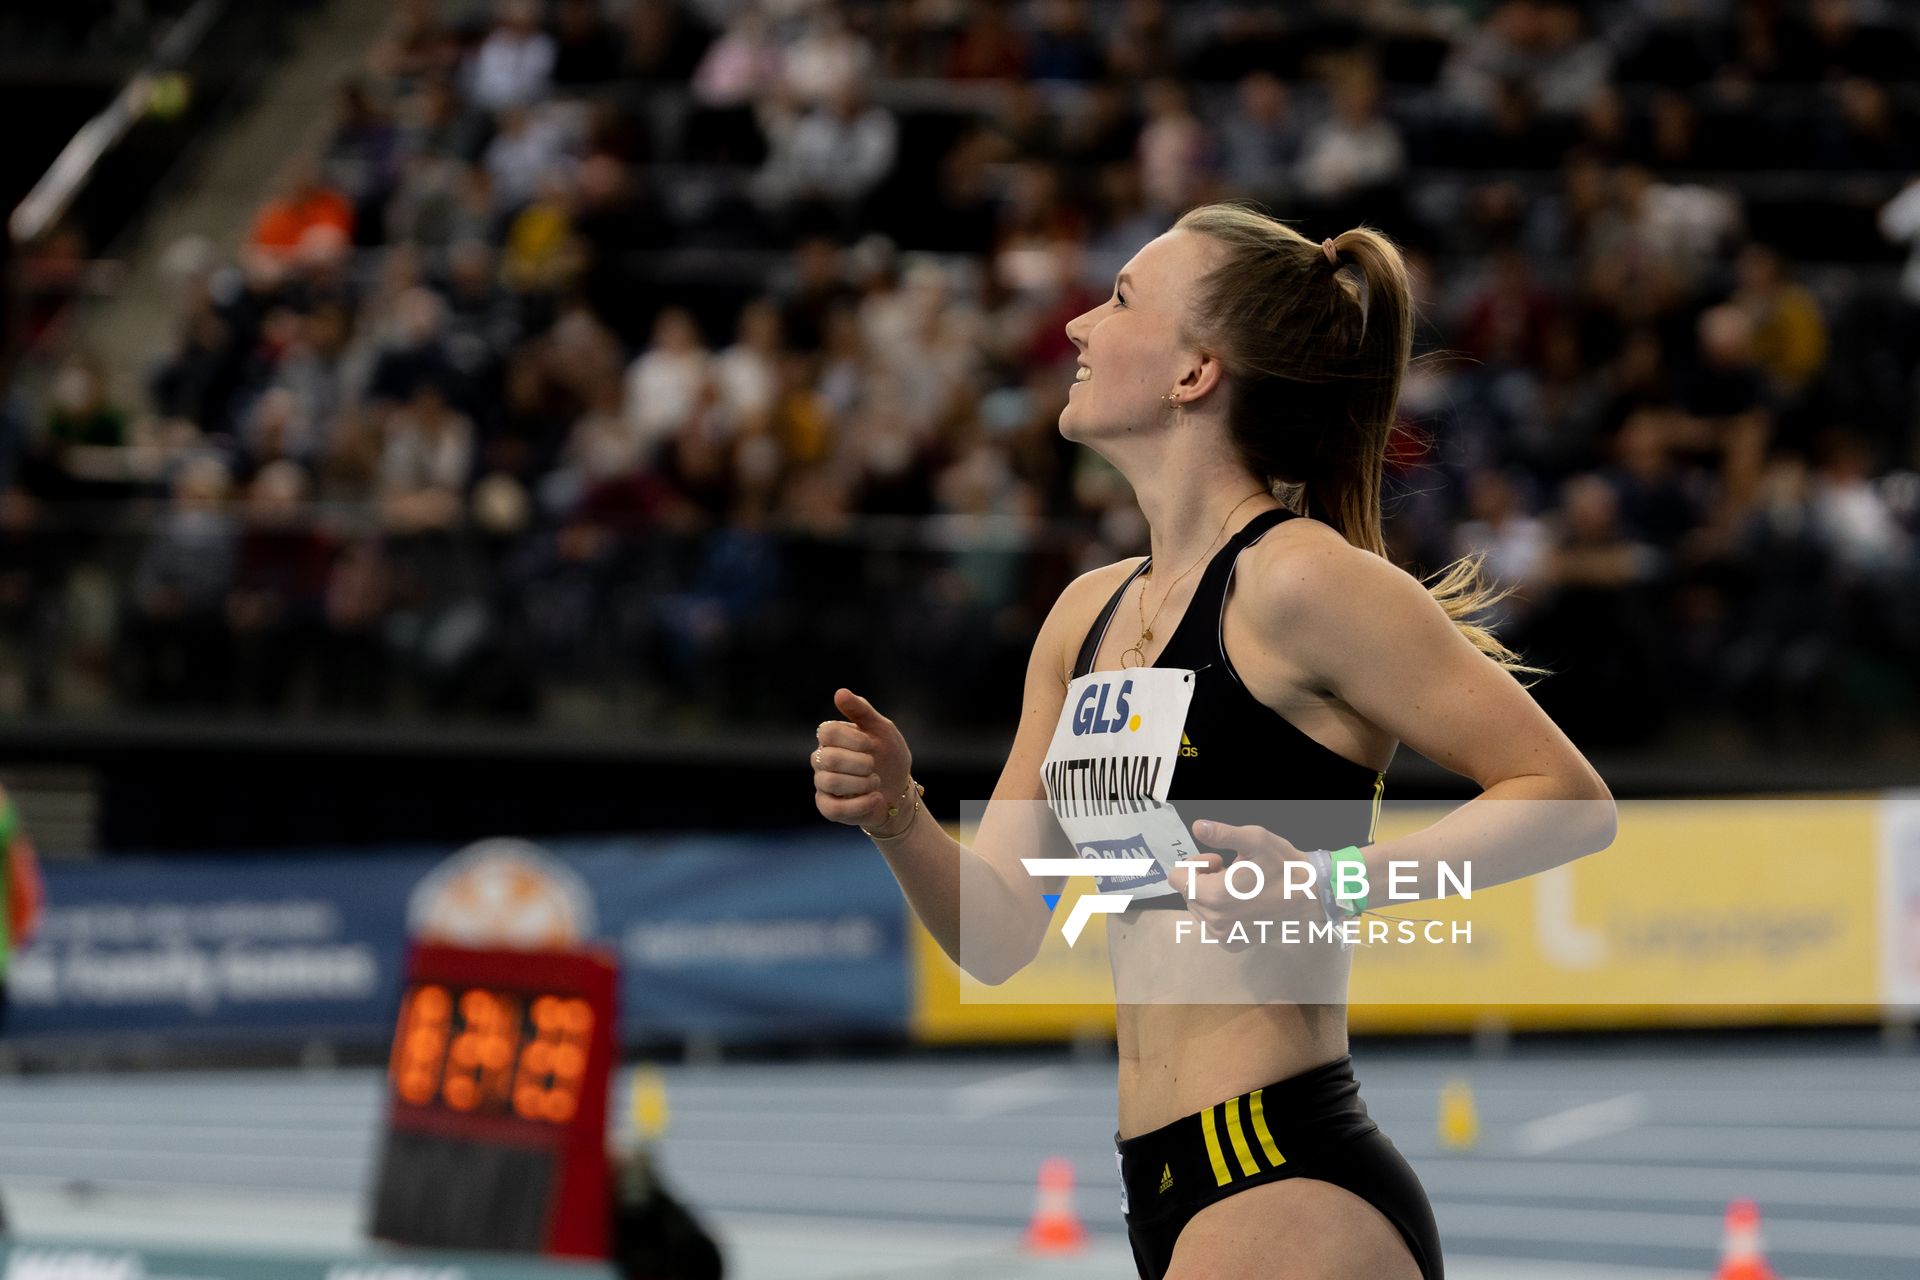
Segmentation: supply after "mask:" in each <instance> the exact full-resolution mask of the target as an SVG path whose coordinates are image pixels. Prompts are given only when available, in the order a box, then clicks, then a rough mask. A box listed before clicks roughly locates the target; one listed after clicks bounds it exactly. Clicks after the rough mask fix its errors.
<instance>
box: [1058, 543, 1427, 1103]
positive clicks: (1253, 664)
mask: <svg viewBox="0 0 1920 1280" xmlns="http://www.w3.org/2000/svg"><path fill="white" fill-rule="evenodd" d="M1309 523H1310V522H1308V521H1305V520H1294V521H1288V522H1287V523H1286V524H1283V525H1281V526H1280V527H1279V528H1278V529H1276V530H1275V531H1274V532H1273V534H1271V535H1269V536H1268V537H1266V538H1263V539H1262V540H1261V541H1260V543H1258V544H1256V545H1255V546H1253V547H1249V548H1248V549H1247V550H1246V551H1245V552H1243V553H1242V555H1241V559H1240V562H1239V564H1240V571H1242V572H1244V571H1246V570H1247V569H1248V568H1249V567H1250V566H1252V565H1253V564H1255V563H1256V556H1257V557H1258V561H1265V562H1270V561H1271V560H1272V559H1273V558H1275V557H1277V556H1284V555H1285V553H1286V552H1285V546H1286V543H1287V542H1288V541H1290V540H1291V539H1292V538H1295V537H1299V536H1302V535H1303V534H1304V535H1305V536H1314V535H1313V534H1310V533H1306V531H1305V530H1300V531H1297V532H1296V531H1295V530H1294V529H1293V528H1291V526H1299V525H1307V524H1309ZM1334 536H1338V535H1337V534H1336V535H1334ZM1138 565H1139V561H1138V560H1137V559H1134V560H1127V561H1123V562H1120V563H1118V564H1115V565H1112V566H1110V567H1109V568H1108V569H1107V570H1106V571H1105V572H1104V573H1103V574H1102V575H1101V579H1102V580H1101V581H1100V583H1099V585H1098V586H1097V587H1096V589H1095V590H1093V591H1090V592H1089V593H1088V599H1089V601H1090V603H1091V607H1090V608H1089V609H1088V611H1087V615H1086V617H1085V618H1083V619H1080V620H1079V623H1078V626H1077V627H1075V628H1073V629H1072V633H1073V634H1075V635H1077V636H1084V635H1086V634H1087V632H1088V630H1090V629H1091V628H1092V626H1093V625H1094V623H1095V621H1096V620H1097V617H1098V613H1099V610H1100V608H1101V607H1102V606H1103V605H1104V604H1105V602H1106V600H1107V598H1108V597H1109V596H1110V595H1111V594H1112V592H1113V591H1114V590H1115V589H1116V588H1117V587H1119V585H1120V583H1121V582H1122V581H1123V580H1124V579H1125V578H1126V577H1127V575H1128V574H1130V573H1131V572H1132V571H1133V570H1134V569H1135V568H1136V567H1137V566H1138ZM1197 585H1198V584H1197V583H1192V584H1188V583H1183V584H1181V590H1180V596H1179V597H1178V598H1175V599H1172V600H1169V601H1168V602H1167V604H1166V606H1165V608H1164V609H1163V610H1162V611H1161V613H1160V615H1159V619H1158V621H1159V623H1160V625H1158V626H1156V627H1155V628H1154V633H1155V639H1154V642H1153V643H1151V644H1149V645H1148V646H1147V649H1146V653H1147V660H1148V662H1149V664H1151V663H1152V662H1153V661H1154V660H1155V659H1156V657H1157V655H1158V652H1159V651H1160V650H1161V649H1162V648H1164V647H1165V644H1166V639H1167V638H1168V637H1170V636H1171V635H1172V634H1173V632H1174V629H1175V627H1176V626H1177V625H1178V623H1177V620H1178V619H1179V618H1181V617H1182V616H1183V614H1184V612H1185V610H1186V608H1187V606H1188V604H1189V603H1190V602H1191V600H1192V591H1193V589H1194V588H1196V587H1197ZM1232 597H1233V593H1232V592H1231V590H1230V591H1229V595H1228V602H1229V603H1228V607H1227V611H1226V612H1227V617H1226V621H1225V623H1224V624H1223V625H1224V627H1225V631H1226V634H1227V638H1228V644H1229V649H1230V651H1231V652H1232V654H1233V661H1234V665H1235V667H1236V668H1237V669H1239V671H1240V673H1241V675H1242V678H1243V679H1245V680H1246V682H1247V687H1248V691H1249V692H1250V693H1252V694H1253V695H1254V697H1255V698H1256V699H1257V700H1258V701H1260V702H1261V703H1262V704H1263V705H1265V706H1267V707H1270V708H1272V709H1273V710H1275V711H1276V712H1277V713H1278V714H1281V715H1284V716H1285V717H1286V718H1287V719H1288V720H1289V721H1291V722H1292V723H1293V724H1294V725H1295V726H1296V727H1298V728H1299V729H1300V730H1301V731H1302V732H1304V733H1306V734H1307V736H1309V737H1311V738H1314V739H1315V740H1316V741H1319V742H1320V743H1321V744H1322V745H1323V746H1326V747H1328V748H1329V749H1330V750H1334V751H1336V752H1338V753H1340V754H1342V755H1346V756H1348V757H1349V758H1355V757H1359V758H1373V759H1381V760H1385V759H1388V758H1390V757H1391V755H1392V751H1393V744H1392V743H1391V742H1390V741H1388V740H1386V739H1385V738H1383V737H1382V736H1381V735H1380V734H1379V732H1378V730H1376V729H1374V728H1373V727H1372V726H1370V725H1366V724H1364V723H1357V722H1356V720H1355V718H1354V716H1353V713H1352V710H1351V708H1348V707H1346V706H1345V704H1343V703H1341V702H1339V700H1338V699H1335V698H1333V697H1331V696H1330V695H1328V694H1326V693H1325V692H1324V691H1320V690H1316V689H1313V688H1311V687H1309V686H1308V684H1307V683H1306V682H1305V680H1304V679H1302V678H1301V677H1300V673H1298V672H1297V671H1294V670H1292V669H1290V668H1289V666H1288V664H1287V663H1286V661H1285V657H1284V655H1280V654H1274V653H1264V652H1262V651H1261V650H1260V648H1259V646H1258V645H1257V644H1248V643H1245V642H1242V643H1235V640H1236V638H1238V637H1237V635H1236V627H1235V621H1236V619H1235V616H1234V610H1233V608H1232V604H1231V601H1232ZM1154 603H1155V604H1157V603H1158V602H1157V600H1156V601H1155V602H1154ZM1122 604H1123V606H1124V607H1123V609H1122V610H1119V611H1116V613H1115V616H1114V618H1113V621H1112V624H1111V625H1110V626H1109V627H1108V629H1107V634H1106V635H1105V636H1104V637H1103V638H1102V640H1101V642H1100V645H1099V648H1098V649H1097V651H1096V652H1095V654H1094V661H1093V666H1092V669H1093V670H1096V671H1099V670H1119V669H1120V668H1122V667H1123V666H1125V665H1126V664H1125V663H1124V662H1123V661H1122V657H1121V655H1122V654H1123V653H1124V652H1125V651H1126V649H1127V648H1128V646H1129V645H1131V644H1133V643H1134V641H1135V639H1136V638H1137V636H1138V635H1139V618H1138V615H1137V614H1135V613H1134V612H1133V605H1132V602H1131V601H1130V600H1129V601H1123V602H1122ZM1169 619H1173V620H1175V621H1168V620H1169ZM1072 660H1073V655H1071V654H1069V655H1067V657H1066V662H1067V668H1066V669H1065V672H1064V675H1065V676H1067V677H1070V676H1071V666H1072ZM1282 834H1285V833H1284V832H1283V833H1282ZM1152 914H1153V915H1154V916H1156V917H1164V914H1165V913H1163V912H1154V913H1152ZM1127 928H1129V926H1128V925H1127V924H1126V923H1124V918H1122V917H1110V924H1109V935H1110V937H1118V936H1119V934H1120V933H1121V932H1122V931H1124V930H1126V929H1127ZM1117 1020H1118V1040H1119V1050H1120V1082H1119V1085H1120V1087H1119V1101H1120V1109H1119V1128H1120V1135H1121V1136H1122V1137H1123V1138H1130V1137H1134V1136H1136V1135H1138V1134H1141V1133H1146V1132H1150V1131H1151V1130H1154V1129H1157V1128H1159V1127H1160V1126H1162V1125H1165V1124H1170V1123H1172V1122H1173V1121H1175V1120H1178V1119H1180V1118H1181V1117H1183V1116H1188V1115H1192V1114H1194V1113H1195V1112H1197V1111H1202V1110H1205V1109H1206V1108H1207V1107H1209V1106H1212V1105H1213V1104H1214V1103H1216V1102H1219V1101H1220V1100H1221V1099H1223V1098H1230V1097H1233V1096H1235V1095H1236V1094H1241V1093H1246V1092H1248V1091H1250V1090H1253V1089H1257V1088H1261V1087H1263V1086H1265V1085H1270V1084H1272V1083H1274V1082H1275V1081H1276V1080H1283V1079H1285V1078H1287V1077H1288V1076H1292V1075H1298V1074H1299V1073H1300V1072H1303V1071H1307V1070H1310V1069H1311V1068H1313V1067H1316V1066H1319V1065H1320V1064H1322V1063H1325V1062H1330V1061H1332V1060H1333V1059H1335V1058H1338V1057H1339V1056H1341V1055H1342V1054H1344V1053H1345V1052H1346V1051H1347V1020H1346V1008H1345V1006H1344V1005H1339V1004H1227V1005H1218V1004H1197V1003H1166V1004H1121V1005H1120V1006H1119V1007H1118V1010H1117Z"/></svg>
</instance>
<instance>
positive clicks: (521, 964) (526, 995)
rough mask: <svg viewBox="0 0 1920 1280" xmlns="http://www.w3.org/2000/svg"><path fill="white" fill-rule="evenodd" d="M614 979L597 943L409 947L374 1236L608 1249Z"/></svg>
mask: <svg viewBox="0 0 1920 1280" xmlns="http://www.w3.org/2000/svg"><path fill="white" fill-rule="evenodd" d="M618 977H619V968H618V963H617V962H616V961H615V959H614V958H613V956H612V955H611V953H609V952H606V951H604V950H580V951H564V952H561V951H505V950H472V949H468V948H464V947H449V946H440V945H437V944H429V943H416V944H415V945H414V946H413V947H412V949H411V950H410V951H409V953H408V959H407V977H406V981H405V983H404V984H403V985H402V987H401V994H400V1018H399V1022H398V1025H397V1026H396V1027H395V1030H394V1036H393V1053H392V1056H391V1059H390V1062H389V1066H388V1071H387V1100H388V1101H387V1141H386V1150H385V1152H384V1154H383V1156H382V1158H381V1162H380V1179H379V1188H378V1190H377V1191H376V1192H375V1196H374V1206H373V1222H372V1227H371V1231H372V1234H373V1235H374V1236H375V1237H376V1238H378V1239H381V1240H388V1241H392V1242H394V1243H396V1244H406V1245H421V1246H430V1247H436V1248H457V1249H502V1250H514V1251H521V1252H539V1253H546V1254H551V1255H554V1256H557V1257H581V1258H604V1257H606V1256H607V1254H608V1235H609V1231H608V1204H609V1201H608V1180H607V1151H606V1141H607V1086H608V1079H609V1077H610V1075H611V1073H612V1070H613V1055H614V1044H613V1033H614V1027H615V1014H616V1007H615V1003H614V1000H615V990H616V985H617V981H618Z"/></svg>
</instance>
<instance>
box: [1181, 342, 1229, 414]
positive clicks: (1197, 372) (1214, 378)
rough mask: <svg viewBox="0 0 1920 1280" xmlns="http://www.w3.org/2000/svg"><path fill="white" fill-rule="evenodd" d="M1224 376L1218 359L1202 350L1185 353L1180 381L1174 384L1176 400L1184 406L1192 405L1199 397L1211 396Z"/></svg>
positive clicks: (1211, 353) (1224, 370)
mask: <svg viewBox="0 0 1920 1280" xmlns="http://www.w3.org/2000/svg"><path fill="white" fill-rule="evenodd" d="M1225 376H1226V366H1225V365H1223V364H1222V363H1221V362H1220V357H1219V356H1217V355H1215V354H1214V353H1213V352H1211V351H1207V350H1205V349H1203V348H1196V349H1194V350H1192V351H1190V352H1188V353H1187V364H1186V366H1185V368H1184V369H1183V371H1182V372H1181V374H1180V380H1179V381H1178V382H1176V383H1174V387H1173V391H1174V396H1175V398H1176V399H1178V400H1179V401H1180V403H1182V404H1184V405H1189V406H1190V405H1192V404H1193V403H1194V402H1195V401H1197V400H1199V399H1200V398H1201V397H1203V396H1206V395H1209V394H1211V393H1212V392H1213V391H1214V389H1215V388H1217V387H1218V386H1219V385H1220V380H1221V379H1222V378H1223V377H1225Z"/></svg>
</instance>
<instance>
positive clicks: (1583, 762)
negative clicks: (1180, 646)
mask: <svg viewBox="0 0 1920 1280" xmlns="http://www.w3.org/2000/svg"><path fill="white" fill-rule="evenodd" d="M1300 533H1301V534H1302V535H1305V536H1296V537H1292V538H1289V539H1286V540H1285V541H1284V542H1282V543H1276V544H1275V548H1274V549H1273V551H1272V552H1270V553H1269V554H1267V555H1264V556H1262V557H1260V558H1259V572H1257V573H1253V574H1249V575H1248V581H1247V582H1246V584H1245V590H1246V595H1247V603H1248V605H1249V606H1250V607H1251V608H1252V610H1253V611H1254V614H1253V616H1254V621H1255V625H1256V626H1257V627H1258V631H1257V632H1256V634H1259V635H1261V636H1263V637H1267V638H1268V642H1269V643H1271V644H1273V645H1275V646H1277V648H1278V651H1279V652H1281V653H1284V654H1285V655H1286V660H1287V662H1288V663H1289V664H1290V665H1292V666H1293V667H1295V668H1296V669H1298V670H1299V671H1301V672H1302V673H1303V675H1304V678H1305V679H1306V680H1307V681H1308V682H1309V683H1310V684H1311V685H1312V686H1313V687H1316V688H1318V689H1320V690H1322V691H1323V692H1325V693H1327V694H1329V695H1331V696H1333V697H1335V698H1338V699H1339V700H1341V701H1342V702H1344V703H1346V704H1347V706H1349V707H1351V708H1352V709H1353V710H1354V711H1355V712H1356V713H1357V714H1358V715H1359V716H1360V717H1362V718H1363V719H1365V720H1366V721H1368V722H1370V723H1372V724H1373V725H1375V726H1377V727H1379V728H1380V729H1382V730H1384V731H1385V732H1386V733H1387V734H1389V735H1390V736H1392V737H1393V738H1396V739H1398V740H1399V741H1400V742H1403V743H1405V744H1406V745H1407V746H1409V747H1412V748H1413V749H1414V750H1415V751H1418V752H1419V753H1420V754H1421V755H1423V756H1426V757H1427V758H1428V759H1429V760H1432V761H1433V762H1434V763H1436V764H1438V765H1441V766H1442V767H1444V768H1447V769H1450V770H1452V771H1453V772H1455V773H1458V774H1460V775H1462V776H1464V777H1467V778H1470V779H1472V780H1473V781H1474V782H1476V783H1478V784H1479V786H1480V788H1481V794H1480V795H1478V796H1476V797H1475V798H1474V799H1473V800H1471V801H1469V802H1467V803H1466V804H1464V805H1462V806H1460V807H1459V808H1457V809H1455V810H1453V811H1452V812H1450V813H1448V814H1447V815H1446V816H1445V817H1443V818H1441V819H1440V820H1439V821H1437V822H1435V823H1433V824H1432V825H1430V826H1428V827H1426V828H1424V829H1423V830H1420V831H1417V832H1414V833H1412V834H1409V835H1406V836H1401V837H1396V838H1395V839H1392V840H1385V841H1380V842H1378V843H1376V844H1374V845H1372V846H1370V847H1369V848H1368V849H1367V850H1366V858H1367V864H1368V880H1369V884H1370V886H1373V892H1372V895H1371V896H1372V902H1373V904H1374V905H1386V899H1385V892H1386V886H1387V868H1386V863H1387V862H1388V861H1389V860H1391V861H1395V862H1412V863H1415V864H1416V865H1417V867H1418V870H1417V872H1416V873H1414V874H1413V880H1412V885H1411V886H1410V887H1412V888H1413V889H1414V890H1415V891H1416V892H1417V894H1418V896H1420V897H1435V896H1438V894H1439V885H1438V882H1437V876H1436V873H1435V865H1436V864H1437V863H1439V862H1441V861H1446V862H1449V863H1451V864H1452V865H1453V866H1454V867H1455V869H1456V870H1458V869H1459V868H1460V867H1461V866H1462V865H1463V864H1464V863H1466V862H1467V861H1471V863H1472V875H1473V886H1474V888H1475V889H1479V888H1483V887H1486V886H1490V885H1495V884H1500V883H1503V882H1504V881H1507V880H1515V879H1519V878H1520V877H1522V876H1527V875H1532V874H1534V873H1535V872H1539V871H1544V870H1546V869H1548V868H1550V867H1554V866H1558V865H1559V864H1561V863H1563V862H1569V861H1571V860H1573V859H1574V858H1578V857H1581V856H1583V855H1585V854H1588V853H1593V852H1596V851H1598V850H1600V849H1604V848H1606V847H1607V846H1608V845H1609V844H1611V843H1612V842H1613V838H1614V834H1615V829H1616V822H1617V815H1616V811H1615V807H1614V802H1613V795H1612V793H1611V792H1610V791H1609V790H1608V789H1607V785H1606V783H1605V782H1603V781H1602V780H1601V778H1600V775H1599V774H1598V773H1597V772H1595V771H1594V768H1593V766H1592V765H1591V764H1589V763H1588V762H1587V759H1586V757H1584V756H1583V755H1581V754H1580V752H1579V750H1578V749H1577V748H1576V747H1575V746H1574V745H1573V743H1572V742H1570V741H1569V740H1568V739H1567V736H1566V734H1565V733H1563V732H1561V730H1560V728H1559V726H1558V725H1556V724H1554V723H1553V721H1552V720H1551V719H1549V718H1548V716H1547V714H1546V713H1545V712H1544V711H1542V710H1541V709H1540V706H1539V704H1538V703H1536V702H1535V701H1534V700H1533V698H1532V697H1531V696H1529V695H1528V693H1527V691H1526V690H1525V689H1523V688H1522V687H1521V686H1520V684H1519V682H1518V681H1516V680H1515V679H1514V678H1513V676H1512V675H1511V674H1509V673H1508V672H1507V671H1505V670H1503V669H1502V668H1501V667H1500V666H1499V665H1498V664H1496V663H1495V662H1494V661H1493V660H1492V659H1490V658H1488V657H1486V656H1485V655H1484V654H1482V653H1481V652H1480V651H1479V650H1478V649H1476V648H1474V646H1473V644H1472V642H1471V641H1469V640H1468V639H1467V638H1466V637H1465V636H1463V635H1462V634H1461V633H1460V631H1459V629H1458V628H1457V627H1455V626H1454V624H1453V622H1452V620H1451V619H1449V618H1448V617H1447V616H1446V614H1445V613H1444V612H1443V611H1442V610H1441V608H1440V606H1439V605H1438V604H1437V603H1436V602H1435V601H1434V599H1433V597H1432V596H1430V595H1429V594H1428V593H1427V590H1426V588H1425V587H1424V586H1422V585H1421V583H1420V582H1419V581H1418V580H1417V579H1415V578H1414V577H1413V576H1412V575H1411V574H1409V573H1407V572H1406V571H1405V570H1404V569H1401V568H1399V567H1398V566H1397V565H1394V564H1393V563H1391V562H1390V561H1387V560H1385V559H1382V558H1381V557H1379V556H1376V555H1373V554H1372V553H1370V552H1367V551H1363V550H1361V549H1360V548H1357V547H1354V546H1351V545H1350V544H1348V543H1347V542H1346V541H1345V540H1343V539H1341V538H1340V537H1339V536H1338V535H1337V534H1332V535H1331V536H1328V531H1325V530H1321V531H1319V532H1315V531H1312V530H1309V529H1302V530H1301V531H1300ZM1268 541H1272V540H1271V539H1269V540H1268ZM1279 834H1281V835H1282V836H1284V835H1285V834H1286V833H1285V832H1280V833H1279ZM1404 874H1405V873H1404V872H1403V875H1404ZM1403 885H1404V881H1403Z"/></svg>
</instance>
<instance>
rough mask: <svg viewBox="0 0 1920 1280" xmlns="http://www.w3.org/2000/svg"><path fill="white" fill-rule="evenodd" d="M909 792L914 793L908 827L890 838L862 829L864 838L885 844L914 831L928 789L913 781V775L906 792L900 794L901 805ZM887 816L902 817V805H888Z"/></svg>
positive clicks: (908, 781) (909, 778) (909, 776)
mask: <svg viewBox="0 0 1920 1280" xmlns="http://www.w3.org/2000/svg"><path fill="white" fill-rule="evenodd" d="M908 792H912V793H913V812H912V813H909V814H908V815H907V825H906V826H904V827H902V828H900V830H898V831H896V832H894V833H893V834H892V835H890V836H883V835H881V834H880V833H879V832H877V831H869V830H867V829H866V828H865V827H862V828H860V834H861V835H863V836H866V837H867V838H868V839H869V840H879V841H881V842H882V843H885V842H886V841H889V840H898V839H901V838H902V837H903V836H905V835H906V834H907V832H909V831H911V830H913V824H914V823H916V822H918V821H919V820H920V797H921V796H923V795H925V794H927V789H926V787H924V786H922V785H921V784H920V783H918V782H915V781H914V780H913V777H912V775H908V777H907V786H906V790H905V791H902V792H901V793H900V804H905V803H906V801H907V793H908ZM887 816H888V817H889V818H896V817H898V816H900V805H898V804H890V805H888V806H887Z"/></svg>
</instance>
